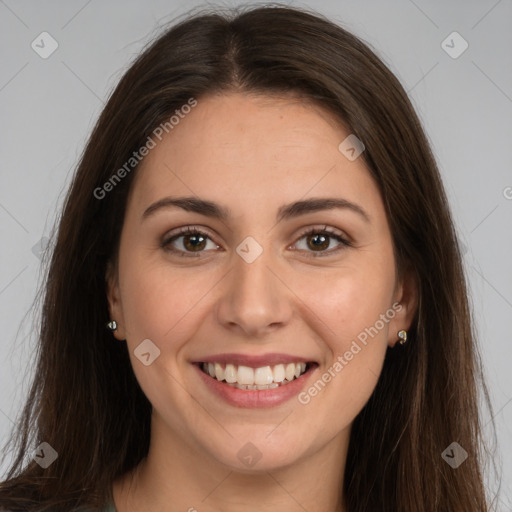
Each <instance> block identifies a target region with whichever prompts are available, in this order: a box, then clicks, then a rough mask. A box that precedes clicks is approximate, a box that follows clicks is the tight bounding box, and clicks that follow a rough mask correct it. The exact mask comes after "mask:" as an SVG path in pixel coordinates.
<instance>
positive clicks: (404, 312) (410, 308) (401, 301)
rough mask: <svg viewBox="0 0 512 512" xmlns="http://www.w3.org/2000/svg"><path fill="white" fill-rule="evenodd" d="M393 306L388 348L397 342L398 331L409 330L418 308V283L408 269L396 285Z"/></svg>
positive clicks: (411, 271)
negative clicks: (393, 313)
mask: <svg viewBox="0 0 512 512" xmlns="http://www.w3.org/2000/svg"><path fill="white" fill-rule="evenodd" d="M393 304H394V306H393V309H394V311H395V317H394V318H393V319H392V320H391V321H390V322H389V324H390V325H389V340H388V345H389V346H390V347H394V346H395V345H396V343H397V342H398V341H399V337H398V331H401V330H404V331H408V330H409V329H410V327H411V325H412V321H413V319H414V316H415V314H416V310H417V308H418V283H417V279H416V274H415V272H414V271H413V270H412V268H410V267H408V268H407V270H405V271H404V273H403V276H402V279H401V280H400V281H399V282H398V283H397V286H396V288H395V293H394V300H393ZM395 306H396V307H395Z"/></svg>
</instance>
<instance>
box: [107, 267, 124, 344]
mask: <svg viewBox="0 0 512 512" xmlns="http://www.w3.org/2000/svg"><path fill="white" fill-rule="evenodd" d="M105 283H106V293H107V300H108V310H109V313H110V320H115V321H116V323H117V329H116V330H115V331H113V332H112V334H113V335H114V337H115V338H117V339H118V340H120V341H123V340H125V339H126V331H125V323H124V316H123V307H122V303H121V294H120V291H119V279H118V275H117V269H116V268H115V267H114V265H113V263H112V262H110V261H109V262H108V264H107V270H106V273H105Z"/></svg>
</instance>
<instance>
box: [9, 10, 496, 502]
mask: <svg viewBox="0 0 512 512" xmlns="http://www.w3.org/2000/svg"><path fill="white" fill-rule="evenodd" d="M223 91H238V92H247V93H256V94H268V95H271V94H280V95H282V94H286V93H295V94H296V93H298V94H300V95H301V96H302V97H304V98H306V99H308V100H311V101H313V102H315V103H316V104H317V105H319V106H321V107H323V108H324V109H326V110H328V111H329V112H331V113H333V114H334V115H335V116H337V118H338V119H339V120H340V122H342V123H343V124H344V125H345V126H347V127H349V128H350V132H351V133H353V134H355V135H356V136H357V137H358V138H359V139H360V140H361V141H363V143H364V145H365V148H366V149H365V151H364V153H363V154H362V158H364V161H365V163H366V165H367V167H368V169H369V171H370V172H371V174H372V176H373V178H374V179H375V181H376V183H377V184H378V186H379V188H380V191H381V194H382V198H383V201H384V205H385V207H386V212H387V215H388V221H389V224H390V228H391V232H392V237H393V243H394V248H395V254H396V260H397V266H398V268H399V270H403V269H404V268H405V267H406V266H409V267H411V268H412V269H413V271H414V274H415V276H416V279H417V283H418V287H419V290H418V293H419V302H418V310H417V314H416V317H415V319H414V322H413V325H412V328H411V330H410V332H409V341H408V344H407V345H406V346H405V347H404V350H391V349H388V352H387V354H386V358H385V362H384V368H383V371H382V375H381V376H380V379H379V381H378V384H377V386H376V389H375V391H374V393H373V395H372V396H371V398H370V400H369V402H368V403H367V404H366V405H365V407H364V409H363V410H362V411H361V413H360V414H359V415H358V416H357V417H356V419H355V421H354V424H353V428H352V433H351V439H350V447H349V453H348V459H347V467H346V471H345V480H344V482H343V492H344V493H345V496H346V503H347V506H348V510H349V511H350V512H363V511H365V512H368V511H373V510H378V511H384V510H385V511H393V512H395V511H398V512H402V511H403V512H405V511H407V512H432V511H436V512H439V511H445V512H454V511H464V512H469V511H472V512H473V511H475V512H476V511H479V512H480V511H487V510H489V508H488V507H489V505H488V503H487V497H486V495H485V488H484V485H483V475H482V467H483V459H482V455H483V452H482V446H484V444H483V439H482V438H483V436H482V433H481V425H480V412H479V410H478V398H479V393H478V391H479V389H481V390H482V391H483V396H484V398H486V399H487V401H488V396H487V391H486V388H485V384H484V382H483V380H482V378H481V373H482V372H481V363H480V359H479V356H478V351H477V347H476V342H475V337H474V327H473V325H472V321H471V316H470V308H469V305H468V295H467V285H466V281H465V275H464V272H463V267H462V264H461V252H460V249H459V245H458V242H457V237H456V232H455V230H454V225H453V222H452V218H451V214H450V210H449V206H448V203H447V198H446V195H445V192H444V189H443V185H442V182H441V179H440V175H439V171H438V168H437V166H436V162H435V159H434V157H433V155H432V152H431V149H430V147H429V144H428V141H427V139H426V137H425V134H424V132H423V129H422V127H421V124H420V121H419V119H418V117H417V115H416V113H415V111H414V108H413V107H412V105H411V103H410V101H409V99H408V97H407V94H406V93H405V91H404V89H403V88H402V86H401V85H400V83H399V81H398V80H397V79H396V78H395V76H394V75H393V74H392V73H391V72H390V71H389V69H388V68H387V67H386V66H385V64H384V63H383V62H382V61H381V60H380V59H379V58H378V57H377V56H376V55H375V53H374V52H373V51H372V50H371V49H370V48H369V46H368V45H366V44H365V43H363V42H362V41H361V40H360V39H358V38H357V37H356V36H354V35H353V34H351V33H350V32H348V31H347V30H345V29H344V28H342V27H340V26H338V25H336V24H334V23H332V22H331V21H329V20H327V19H325V18H324V17H323V16H321V15H319V14H317V13H314V12H311V11H307V10H305V9H300V10H299V9H295V8H289V7H284V6H279V5H278V6H264V7H259V8H247V7H245V8H235V9H232V10H228V11H226V12H224V11H223V10H219V9H214V10H212V9H209V10H208V11H207V12H205V11H200V12H197V13H193V14H190V13H189V14H188V15H187V17H186V19H183V20H181V21H179V22H177V23H175V25H174V26H172V27H171V28H170V29H167V30H166V31H165V33H164V34H163V35H161V37H159V38H158V39H157V40H156V41H155V42H154V43H152V44H151V45H150V46H149V47H148V48H147V49H146V50H145V51H144V52H143V53H142V54H141V55H140V56H139V57H138V58H137V59H136V60H135V62H134V63H133V65H132V66H131V67H130V69H129V70H128V71H127V72H126V74H125V75H124V77H123V78H122V79H121V81H120V83H119V84H118V86H117V88H116V89H115V91H114V92H113V94H112V95H111V96H110V98H109V100H108V102H107V104H106V106H105V108H104V110H103V112H102V114H101V116H100V118H99V120H98V122H97V124H96V126H95V128H94V131H93V133H92V135H91V137H90V139H89V141H88V144H87V146H86V148H85V151H84V153H83V155H82V157H81V161H80V163H79V165H78V168H77V171H76V174H75V176H74V180H73V182H72V185H71V187H70V190H69V193H68V195H67V198H66V201H65V204H64V207H63V212H62V216H61V218H60V222H59V226H58V231H57V234H56V239H55V242H54V250H53V252H52V255H51V261H50V262H49V267H48V274H47V279H46V283H45V295H44V302H43V307H42V320H41V325H40V333H39V344H38V352H37V365H36V371H35V375H34V378H33V383H32V387H31V390H30V393H29V397H28V400H27V402H26V405H25V407H24V409H23V411H22V415H21V417H20V420H19V423H18V425H17V429H16V430H15V431H13V434H12V436H13V439H12V440H11V443H12V444H11V445H9V446H11V447H13V446H16V451H15V457H14V462H13V464H12V467H10V469H9V471H8V474H7V475H6V480H5V481H4V482H2V484H1V485H0V505H3V506H5V507H7V508H9V509H12V510H41V511H47V510H72V509H75V508H77V507H81V506H82V505H84V506H85V505H89V506H102V505H104V504H105V503H106V502H107V501H108V500H109V499H111V490H112V489H111V486H112V482H113V481H114V480H115V479H116V478H117V477H119V476H120V475H122V474H123V473H125V472H127V471H129V470H130V469H132V468H134V467H135V466H136V465H137V464H138V463H139V462H140V461H141V460H142V459H143V458H144V457H145V456H146V455H147V453H148V447H149V437H150V419H151V411H152V408H151V404H150V403H149V401H148V400H147V398H146V397H145V395H144V394H143V392H142V390H141V388H140V387H139V384H138V382H137V380H136V378H135V376H134V373H133V370H132V368H131V365H130V360H129V357H128V353H127V348H126V344H123V343H119V342H117V341H116V340H115V339H114V338H113V337H112V336H111V334H110V333H109V332H108V331H107V330H106V328H105V324H106V323H107V322H108V320H109V317H108V308H107V300H106V293H105V272H106V268H107V264H108V262H115V261H116V258H117V252H118V244H119V237H120V233H121V229H122V223H123V218H124V211H125V206H126V199H127V194H128V192H129V190H130V184H131V182H132V180H133V177H134V175H135V173H136V166H135V167H134V169H133V170H132V171H131V172H127V173H126V176H123V179H122V180H119V182H116V183H115V186H112V187H110V189H111V190H109V192H108V194H106V195H105V197H102V198H98V196H99V194H98V193H96V194H95V190H96V191H97V190H98V188H101V187H103V186H104V184H105V183H106V182H107V181H109V179H111V177H112V175H113V174H114V173H115V172H116V170H118V169H120V168H122V166H123V165H125V164H126V162H127V161H128V160H129V159H130V157H131V155H132V154H133V152H134V151H137V150H138V149H139V148H140V147H142V146H143V145H144V144H145V143H146V141H147V138H148V137H149V136H151V134H152V132H153V130H154V129H155V127H157V126H159V125H160V124H161V123H162V122H165V121H167V120H168V119H169V116H170V115H172V113H173V112H175V110H177V109H180V107H181V106H182V105H184V104H186V103H187V102H188V101H189V100H190V98H195V99H196V100H197V101H201V97H204V96H205V95H207V94H211V93H216V92H223ZM489 407H490V404H489ZM454 441H456V442H457V443H459V445H461V446H462V447H463V448H464V450H465V451H466V452H467V453H468V458H467V460H466V461H465V462H464V463H463V464H462V465H460V466H459V467H458V468H457V469H453V468H452V467H451V466H450V465H449V464H447V463H446V462H445V460H443V458H442V457H441V453H442V452H443V451H444V450H445V448H447V447H448V446H449V445H450V444H451V443H452V442H454ZM43 442H47V443H48V444H49V445H51V446H52V447H53V448H54V449H55V450H56V452H57V453H58V458H57V460H56V461H55V462H54V463H53V464H52V465H50V466H49V467H48V468H46V469H42V468H41V467H40V466H39V465H38V464H37V463H36V462H34V461H33V460H28V461H27V460H26V459H27V454H28V453H30V451H31V450H32V449H33V448H35V447H36V446H38V445H39V444H40V443H43ZM340 463H341V461H340ZM340 492H341V489H340Z"/></svg>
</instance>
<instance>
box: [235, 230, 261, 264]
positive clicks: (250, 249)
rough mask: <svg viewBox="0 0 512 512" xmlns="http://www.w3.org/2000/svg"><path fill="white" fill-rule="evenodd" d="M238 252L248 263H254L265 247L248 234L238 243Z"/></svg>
mask: <svg viewBox="0 0 512 512" xmlns="http://www.w3.org/2000/svg"><path fill="white" fill-rule="evenodd" d="M236 252H237V253H238V255H239V256H241V257H242V258H243V259H244V260H245V262H246V263H252V262H253V261H255V260H256V258H258V257H259V256H260V255H261V253H262V252H263V247H261V245H260V244H259V243H258V242H256V240H255V239H254V238H253V237H252V236H248V237H247V238H245V239H244V240H243V241H242V243H241V244H239V245H238V247H237V248H236Z"/></svg>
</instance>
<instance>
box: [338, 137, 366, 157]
mask: <svg viewBox="0 0 512 512" xmlns="http://www.w3.org/2000/svg"><path fill="white" fill-rule="evenodd" d="M338 149H339V150H340V153H341V154H342V155H343V156H345V157H346V158H347V159H348V160H350V161H351V162H353V161H354V160H355V159H356V158H358V157H359V155H360V154H361V153H362V152H363V151H364V150H365V147H364V144H363V143H362V142H361V140H360V139H358V138H357V137H356V136H355V135H354V134H353V133H351V134H350V135H349V136H348V137H347V138H346V139H344V140H343V141H342V142H341V144H340V145H339V146H338Z"/></svg>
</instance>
